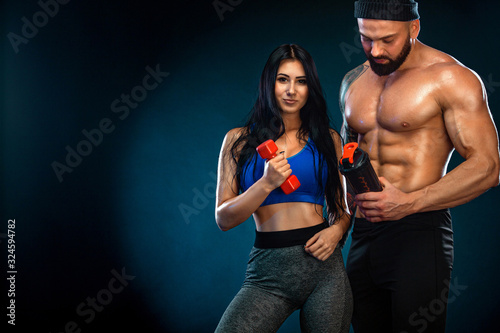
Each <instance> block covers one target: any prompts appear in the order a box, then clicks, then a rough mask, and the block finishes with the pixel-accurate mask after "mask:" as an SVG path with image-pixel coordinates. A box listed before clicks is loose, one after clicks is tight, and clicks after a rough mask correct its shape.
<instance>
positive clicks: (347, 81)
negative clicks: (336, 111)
mask: <svg viewBox="0 0 500 333" xmlns="http://www.w3.org/2000/svg"><path fill="white" fill-rule="evenodd" d="M369 68H370V66H369V64H368V61H366V62H365V63H363V64H361V65H359V66H357V67H356V68H353V69H351V70H350V71H349V72H347V74H346V75H345V76H344V78H343V79H342V83H341V84H340V105H341V108H342V107H343V105H344V102H345V95H346V93H347V91H348V90H349V88H350V87H351V85H352V84H353V83H354V82H355V81H356V80H357V79H359V78H360V77H361V76H362V75H363V74H364V73H365V72H366V71H367V70H368V69H369Z"/></svg>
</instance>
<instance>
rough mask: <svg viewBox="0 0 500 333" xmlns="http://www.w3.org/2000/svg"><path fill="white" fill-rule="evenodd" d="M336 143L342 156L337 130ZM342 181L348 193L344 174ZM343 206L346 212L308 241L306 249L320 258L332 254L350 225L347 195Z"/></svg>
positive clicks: (333, 135) (334, 139) (334, 135)
mask: <svg viewBox="0 0 500 333" xmlns="http://www.w3.org/2000/svg"><path fill="white" fill-rule="evenodd" d="M330 133H331V135H332V139H333V143H334V145H335V149H336V153H337V156H342V139H341V138H340V136H339V135H338V134H337V132H335V131H330ZM339 176H340V182H341V184H342V187H341V188H342V190H343V192H344V194H345V193H346V187H345V181H344V176H343V175H342V174H340V172H339ZM343 197H344V200H342V206H343V208H344V211H345V214H340V213H338V214H337V215H336V217H335V219H336V221H334V222H333V223H330V224H331V225H330V227H328V228H326V229H323V230H321V231H320V232H318V233H317V234H316V235H314V236H313V237H312V238H311V239H309V240H308V241H307V243H306V246H305V250H306V252H308V253H309V254H311V255H312V256H314V257H315V258H317V259H319V260H322V261H324V260H326V259H328V257H330V256H331V255H332V253H333V252H334V251H335V248H336V247H337V244H338V243H339V242H340V240H341V239H342V237H343V236H344V234H345V233H346V232H347V230H348V229H349V226H350V223H351V222H350V221H351V216H350V215H349V214H348V211H347V205H346V200H345V195H344V196H343Z"/></svg>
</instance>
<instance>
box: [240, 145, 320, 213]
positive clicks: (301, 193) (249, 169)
mask: <svg viewBox="0 0 500 333" xmlns="http://www.w3.org/2000/svg"><path fill="white" fill-rule="evenodd" d="M255 159H257V164H256V165H255V169H254V168H253V166H254V163H255ZM287 160H288V164H290V168H291V169H292V174H293V175H295V176H297V178H298V179H299V181H300V186H299V188H298V189H296V190H295V191H294V192H292V193H290V194H288V195H287V194H285V193H284V192H283V190H282V189H281V188H280V187H278V188H276V189H275V190H273V191H272V192H271V193H270V194H269V195H268V196H267V198H266V200H264V202H263V203H262V204H261V206H267V205H272V204H277V203H283V202H310V203H315V204H318V205H322V206H324V202H325V191H324V189H325V186H326V178H327V177H328V170H327V165H326V161H325V160H324V159H323V168H322V170H321V172H322V174H321V177H322V178H321V179H322V184H319V179H318V178H317V175H316V173H317V170H318V169H319V161H320V156H319V153H318V150H317V148H316V145H315V144H314V142H313V141H312V140H311V139H309V140H308V141H307V144H306V145H305V147H304V148H302V150H301V151H300V152H298V153H297V154H295V155H293V156H290V157H288V158H287ZM264 163H265V160H264V159H263V158H261V157H260V156H259V154H257V153H256V154H255V155H254V157H253V158H252V159H251V160H249V161H247V162H246V163H245V165H244V166H243V170H242V173H241V176H240V187H241V190H242V192H245V191H246V190H247V189H248V188H249V187H250V186H252V185H253V184H254V183H255V182H256V181H257V180H259V179H260V178H261V177H262V175H263V174H264Z"/></svg>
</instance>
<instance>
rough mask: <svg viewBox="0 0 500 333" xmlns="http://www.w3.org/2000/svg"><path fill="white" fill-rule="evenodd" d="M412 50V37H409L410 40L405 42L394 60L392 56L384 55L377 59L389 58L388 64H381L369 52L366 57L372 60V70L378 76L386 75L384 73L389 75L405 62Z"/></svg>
mask: <svg viewBox="0 0 500 333" xmlns="http://www.w3.org/2000/svg"><path fill="white" fill-rule="evenodd" d="M410 51H411V42H410V39H409V38H408V41H407V42H406V43H405V45H404V46H403V49H402V50H401V52H400V53H399V54H398V56H397V57H396V59H395V60H392V59H391V58H389V57H384V56H382V57H379V58H377V59H387V60H389V62H388V63H387V64H379V63H377V62H375V60H374V58H373V56H372V55H371V54H369V53H367V54H366V57H367V58H368V61H369V62H370V67H371V68H372V71H373V72H374V73H375V74H377V75H378V76H384V75H389V74H391V73H392V72H394V71H395V70H397V69H398V68H399V67H400V66H401V65H402V64H403V63H404V62H405V60H406V58H407V57H408V55H409V54H410Z"/></svg>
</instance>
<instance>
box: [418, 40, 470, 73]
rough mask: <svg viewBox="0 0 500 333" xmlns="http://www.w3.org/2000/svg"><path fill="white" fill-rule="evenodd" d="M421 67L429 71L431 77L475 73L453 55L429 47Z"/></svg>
mask: <svg viewBox="0 0 500 333" xmlns="http://www.w3.org/2000/svg"><path fill="white" fill-rule="evenodd" d="M422 69H423V70H424V71H428V72H430V73H429V74H431V75H432V77H433V78H436V76H438V77H441V78H442V79H446V78H452V77H456V76H469V75H475V73H474V71H472V70H471V69H470V68H468V67H466V66H464V65H463V64H462V63H461V62H460V61H458V60H457V59H455V58H454V57H453V56H451V55H449V54H447V53H445V52H443V51H439V50H436V49H433V48H430V47H429V51H428V52H427V54H426V61H424V63H423V68H422Z"/></svg>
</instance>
